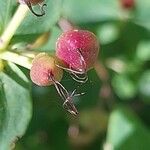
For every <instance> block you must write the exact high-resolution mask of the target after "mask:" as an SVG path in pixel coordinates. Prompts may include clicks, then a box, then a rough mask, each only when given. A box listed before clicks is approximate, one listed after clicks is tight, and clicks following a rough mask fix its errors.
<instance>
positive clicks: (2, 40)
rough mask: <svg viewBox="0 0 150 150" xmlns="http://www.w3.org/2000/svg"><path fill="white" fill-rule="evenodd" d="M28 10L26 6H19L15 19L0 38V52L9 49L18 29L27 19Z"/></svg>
mask: <svg viewBox="0 0 150 150" xmlns="http://www.w3.org/2000/svg"><path fill="white" fill-rule="evenodd" d="M28 10H29V9H28V7H27V6H26V5H22V4H20V5H19V7H18V9H17V10H16V12H15V14H14V16H13V18H12V19H11V21H10V22H9V24H8V26H7V27H6V29H5V31H4V33H3V34H2V35H1V36H0V51H1V50H4V49H5V48H6V47H7V45H8V44H9V42H10V40H11V38H12V37H13V35H14V34H15V32H16V30H17V28H18V27H19V25H20V24H21V22H22V21H23V19H24V18H25V16H26V14H27V12H28Z"/></svg>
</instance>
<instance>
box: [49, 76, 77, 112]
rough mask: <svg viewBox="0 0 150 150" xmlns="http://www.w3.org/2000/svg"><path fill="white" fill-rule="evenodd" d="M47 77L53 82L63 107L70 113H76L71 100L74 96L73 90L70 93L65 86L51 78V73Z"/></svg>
mask: <svg viewBox="0 0 150 150" xmlns="http://www.w3.org/2000/svg"><path fill="white" fill-rule="evenodd" d="M49 79H50V80H51V81H52V82H53V84H54V86H55V88H56V90H57V92H58V94H59V95H60V97H61V98H62V99H63V101H64V103H63V107H64V108H65V109H67V111H68V112H70V113H71V114H73V115H77V114H78V111H77V109H76V107H75V106H74V104H73V102H72V98H73V96H74V93H75V91H73V92H72V94H71V95H70V94H69V92H68V91H67V90H66V89H65V87H64V86H63V85H62V84H60V83H59V82H58V81H56V80H55V79H54V78H53V75H52V74H50V75H49Z"/></svg>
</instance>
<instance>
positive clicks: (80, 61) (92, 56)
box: [56, 30, 99, 73]
mask: <svg viewBox="0 0 150 150" xmlns="http://www.w3.org/2000/svg"><path fill="white" fill-rule="evenodd" d="M98 52H99V42H98V40H97V38H96V36H95V35H94V34H93V33H92V32H90V31H87V30H71V31H67V32H64V33H63V34H62V35H61V36H60V37H59V38H58V40H57V43H56V56H57V57H58V58H59V59H60V60H61V61H62V62H63V63H64V64H65V65H66V66H67V68H69V69H72V70H73V71H77V72H81V73H85V72H87V71H88V70H89V69H90V68H92V67H93V65H94V63H95V60H96V59H97V56H98Z"/></svg>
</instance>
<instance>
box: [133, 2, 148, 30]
mask: <svg viewBox="0 0 150 150" xmlns="http://www.w3.org/2000/svg"><path fill="white" fill-rule="evenodd" d="M149 10H150V1H149V0H142V1H141V0H136V12H135V17H134V19H133V21H134V22H135V23H137V24H140V25H142V26H144V27H146V28H147V29H149V30H150V19H149V16H150V11H149Z"/></svg>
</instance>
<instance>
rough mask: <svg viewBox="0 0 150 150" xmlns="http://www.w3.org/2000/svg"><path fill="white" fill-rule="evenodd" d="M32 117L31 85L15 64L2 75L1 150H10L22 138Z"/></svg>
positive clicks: (0, 106) (0, 84)
mask: <svg viewBox="0 0 150 150" xmlns="http://www.w3.org/2000/svg"><path fill="white" fill-rule="evenodd" d="M31 115H32V103H31V95H30V84H29V81H28V79H27V78H26V76H25V75H24V74H23V73H22V72H21V70H20V69H19V68H18V67H17V66H16V65H14V64H12V63H9V65H8V71H7V72H6V73H3V72H1V73H0V149H1V150H9V149H11V147H13V145H14V143H15V141H16V140H18V138H20V137H22V135H23V134H24V133H25V131H26V128H27V126H28V124H29V121H30V119H31Z"/></svg>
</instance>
